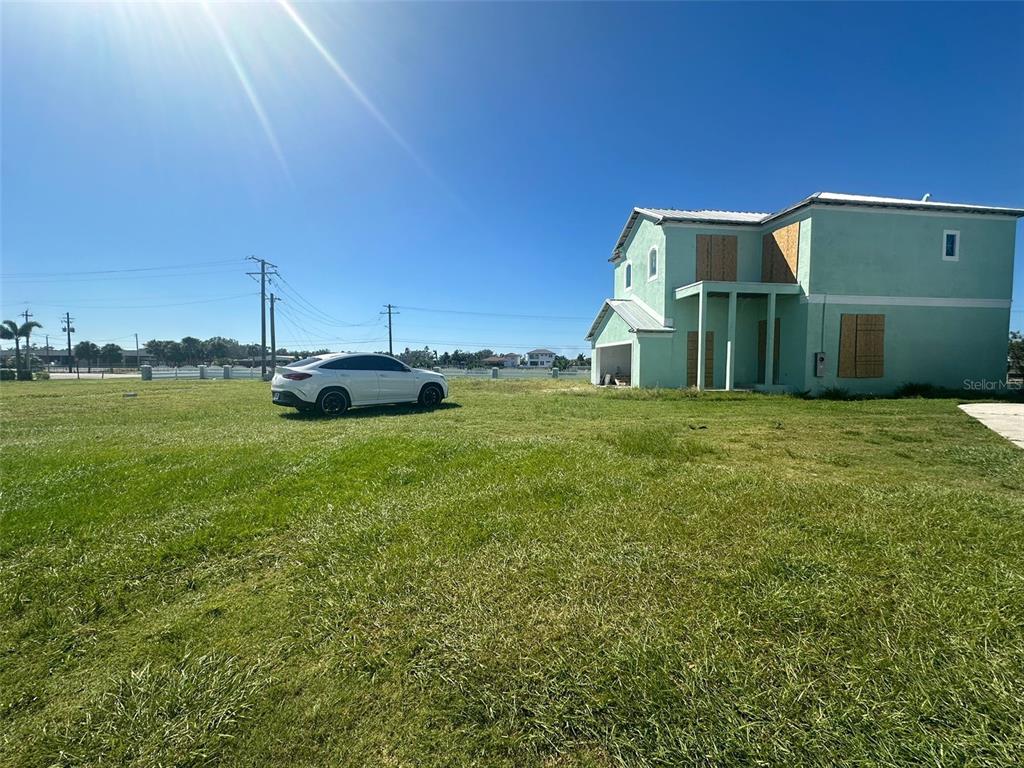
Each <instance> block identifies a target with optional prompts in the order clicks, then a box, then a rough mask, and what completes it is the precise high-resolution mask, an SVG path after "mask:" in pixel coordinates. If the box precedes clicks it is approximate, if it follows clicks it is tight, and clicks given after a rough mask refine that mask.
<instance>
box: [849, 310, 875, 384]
mask: <svg viewBox="0 0 1024 768" xmlns="http://www.w3.org/2000/svg"><path fill="white" fill-rule="evenodd" d="M838 374H839V377H840V378H844V379H878V378H881V377H882V376H884V375H885V315H845V314H844V315H842V316H841V317H840V319H839V370H838Z"/></svg>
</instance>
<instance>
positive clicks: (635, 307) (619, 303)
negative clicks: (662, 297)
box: [585, 299, 675, 341]
mask: <svg viewBox="0 0 1024 768" xmlns="http://www.w3.org/2000/svg"><path fill="white" fill-rule="evenodd" d="M609 312H614V313H615V314H617V315H618V316H619V317H621V318H622V320H623V322H624V323H625V324H626V325H628V326H629V330H630V331H632V332H633V333H636V332H637V331H649V332H652V333H658V332H661V333H672V331H674V330H675V329H674V328H669V327H668V326H666V325H662V324H661V321H660V320H658V318H656V317H655V316H654V315H652V314H651V313H650V312H648V311H647V310H646V309H644V308H643V307H641V306H640V305H639V304H637V303H636V302H635V301H633V300H632V299H605V302H604V304H602V305H601V310H600V311H599V312H598V313H597V317H595V318H594V322H593V323H592V324H591V326H590V331H589V332H588V333H587V335H586V337H585V338H586V339H587V340H588V341H589V340H590V339H592V338H594V336H595V335H596V334H597V329H598V327H599V326H600V325H601V323H602V322H604V318H605V316H606V315H607V314H608V313H609Z"/></svg>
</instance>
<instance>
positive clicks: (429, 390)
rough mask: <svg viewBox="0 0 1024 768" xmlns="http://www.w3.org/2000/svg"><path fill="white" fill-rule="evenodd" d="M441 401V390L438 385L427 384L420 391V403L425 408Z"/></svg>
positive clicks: (432, 406)
mask: <svg viewBox="0 0 1024 768" xmlns="http://www.w3.org/2000/svg"><path fill="white" fill-rule="evenodd" d="M440 402H441V390H440V389H439V388H438V387H431V386H427V387H424V388H423V391H422V392H421V393H420V405H423V406H426V407H427V408H434V407H435V406H437V405H438V404H439V403H440Z"/></svg>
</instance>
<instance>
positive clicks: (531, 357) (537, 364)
mask: <svg viewBox="0 0 1024 768" xmlns="http://www.w3.org/2000/svg"><path fill="white" fill-rule="evenodd" d="M525 357H526V361H525V365H526V367H527V368H550V367H551V366H552V365H554V364H555V353H554V352H552V351H551V350H550V349H531V350H530V351H529V352H527V353H526V356H525Z"/></svg>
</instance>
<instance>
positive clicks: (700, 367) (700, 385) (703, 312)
mask: <svg viewBox="0 0 1024 768" xmlns="http://www.w3.org/2000/svg"><path fill="white" fill-rule="evenodd" d="M707 327H708V294H707V288H706V287H705V286H704V284H703V283H702V284H701V286H700V294H699V295H698V304H697V390H698V391H700V390H702V389H704V366H705V364H706V363H707V361H706V360H705V359H704V358H705V355H704V352H705V350H704V346H705V345H704V336H705V333H706V330H705V329H706V328H707Z"/></svg>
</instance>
